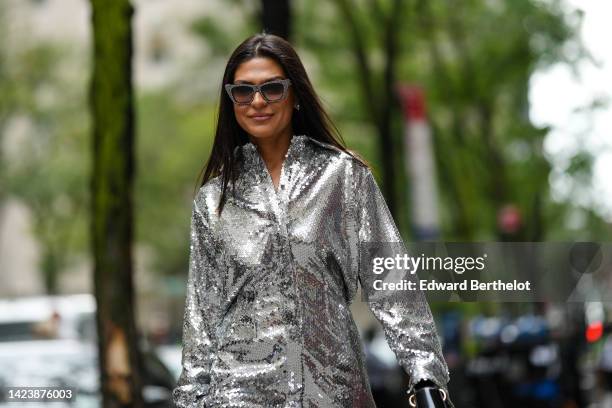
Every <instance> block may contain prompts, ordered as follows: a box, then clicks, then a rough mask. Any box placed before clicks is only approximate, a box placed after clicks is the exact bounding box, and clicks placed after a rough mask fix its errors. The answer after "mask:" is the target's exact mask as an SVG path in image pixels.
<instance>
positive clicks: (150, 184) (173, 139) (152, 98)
mask: <svg viewBox="0 0 612 408" xmlns="http://www.w3.org/2000/svg"><path fill="white" fill-rule="evenodd" d="M137 107H138V110H137V115H138V121H139V123H140V126H139V128H138V140H139V143H138V150H137V152H138V153H137V155H138V158H139V160H138V168H137V174H138V178H137V180H136V186H135V187H136V190H135V191H136V196H137V200H136V211H135V212H136V214H137V215H138V217H137V224H136V232H137V235H136V239H137V241H138V242H142V243H145V244H146V245H148V246H149V247H150V248H152V249H153V252H154V254H155V257H154V263H153V265H152V267H153V269H154V270H156V271H160V272H163V273H167V274H181V275H183V274H184V272H185V270H186V269H185V268H186V264H185V260H186V255H187V254H188V249H189V242H188V240H189V214H190V212H191V202H192V200H193V191H194V187H195V186H196V181H197V177H198V172H199V170H200V169H201V168H202V167H203V166H204V164H205V162H206V160H207V158H208V154H209V152H210V148H211V147H212V135H213V130H214V127H213V120H214V116H213V114H214V111H213V108H214V107H213V106H212V105H209V104H197V105H184V104H180V103H179V102H177V100H176V99H175V98H173V97H172V94H171V93H169V91H161V92H159V93H147V94H143V95H141V96H140V97H139V98H138V104H137Z"/></svg>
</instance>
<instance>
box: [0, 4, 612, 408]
mask: <svg viewBox="0 0 612 408" xmlns="http://www.w3.org/2000/svg"><path fill="white" fill-rule="evenodd" d="M96 3H98V4H97V5H96ZM111 3H112V2H111ZM116 3H125V4H129V3H128V2H127V1H126V0H125V1H124V0H117V1H116ZM94 5H95V7H100V8H102V7H103V2H102V3H100V2H98V1H96V0H92V1H91V2H89V1H86V0H2V1H1V2H0V389H2V388H3V387H8V386H49V385H57V386H61V385H67V386H74V387H77V388H78V390H79V394H78V396H77V399H76V401H75V404H74V405H76V406H78V407H86V406H100V404H101V403H102V397H101V391H100V390H101V385H100V379H99V368H98V361H99V358H98V356H99V354H98V353H99V347H100V346H99V345H98V339H99V337H98V336H97V334H96V333H97V331H99V330H97V329H96V327H98V328H99V327H100V326H96V325H97V323H96V315H95V313H96V296H95V294H96V285H95V283H94V282H96V280H95V279H94V265H96V264H97V262H99V260H100V259H105V258H104V256H103V255H100V254H98V255H97V256H94V255H93V253H92V244H91V242H92V236H93V235H92V234H93V233H94V232H93V231H96V233H99V231H100V230H95V229H94V228H93V227H92V225H93V224H96V220H101V219H102V218H100V215H99V214H98V213H96V212H95V211H93V210H92V209H93V208H96V207H95V205H94V204H95V203H96V202H94V201H93V200H92V185H93V184H92V180H94V179H97V180H101V179H102V177H106V176H101V175H100V174H99V173H98V170H96V169H99V168H100V167H98V166H97V165H94V164H95V163H99V162H98V161H96V160H100V157H102V163H104V160H107V161H109V160H111V159H114V157H112V156H111V157H110V158H109V156H97V155H98V154H99V152H98V150H97V147H96V146H97V144H95V143H94V140H95V139H94V136H93V134H94V122H93V120H92V115H91V106H92V103H93V104H95V100H96V95H97V91H96V89H98V88H96V87H95V85H94V84H93V82H95V81H92V78H94V67H95V66H98V67H101V66H102V65H96V64H97V61H99V60H102V58H104V56H103V55H101V54H99V53H96V52H94V48H93V44H94V37H93V36H94V30H95V33H96V34H95V35H96V36H97V37H96V38H98V40H99V41H102V40H104V39H105V38H106V37H105V36H106V35H107V33H108V39H109V41H114V40H113V39H114V38H116V37H112V35H113V34H112V31H113V30H115V29H116V27H114V26H113V24H106V25H105V24H101V23H99V22H98V23H94V22H93V19H92V10H93V7H94ZM131 6H132V7H133V15H132V19H131V26H132V27H131V30H132V35H133V48H131V49H130V50H129V52H130V53H131V54H129V55H128V57H129V58H131V61H132V64H133V66H132V68H133V69H132V71H131V73H130V72H129V71H125V70H123V68H122V67H120V66H119V65H118V68H117V70H118V71H122V70H123V71H122V72H123V74H124V75H127V76H128V77H129V76H131V78H132V79H133V84H132V85H133V104H134V112H133V114H134V128H133V129H134V131H133V133H130V132H129V131H126V133H125V135H130V137H132V138H133V143H134V144H133V146H134V150H133V152H131V153H133V158H134V169H133V170H134V172H133V187H132V188H128V191H130V194H132V202H133V208H130V214H132V213H133V215H132V216H131V218H128V219H129V220H130V222H131V223H132V224H131V225H133V235H132V236H131V238H130V240H129V241H128V242H129V243H128V246H129V247H130V248H131V251H132V255H131V258H129V261H130V265H133V267H128V268H127V269H126V270H127V271H128V272H129V276H133V301H132V299H131V298H130V299H128V298H126V297H118V298H117V299H120V302H119V303H116V307H119V308H120V307H123V305H127V306H126V307H125V308H124V309H122V310H119V311H116V310H115V311H112V312H108V313H111V314H110V316H114V315H113V314H112V313H119V314H121V313H125V314H126V315H131V314H132V313H134V318H135V327H136V334H134V338H135V339H136V340H135V341H133V342H130V341H127V343H126V344H128V345H130V346H129V347H128V348H129V350H133V349H137V350H138V351H137V353H136V355H137V357H136V358H137V361H138V362H139V363H138V364H137V366H138V367H139V368H138V370H139V372H140V374H139V375H138V377H139V380H138V382H140V386H142V399H143V401H144V405H145V406H148V407H170V406H172V404H171V401H170V399H171V398H170V391H171V389H172V388H173V386H174V384H175V382H176V379H177V378H178V375H179V373H180V369H181V367H180V356H181V343H180V342H181V333H182V317H183V302H184V296H185V283H186V278H187V270H188V256H189V220H190V211H191V202H192V199H193V193H194V188H195V186H196V183H197V177H198V174H199V171H200V169H201V168H202V166H203V165H204V164H205V161H206V159H207V158H208V153H209V151H210V148H211V145H212V137H213V135H214V126H215V119H216V118H215V114H216V109H217V108H218V102H219V99H218V98H219V95H220V91H221V89H220V85H221V80H222V74H223V69H224V67H225V63H226V61H227V59H228V58H229V55H230V53H231V52H232V50H233V49H234V48H235V47H236V46H237V45H238V44H239V43H240V42H241V41H242V40H244V39H245V38H246V37H248V36H250V35H252V34H254V33H257V32H261V31H262V30H263V29H264V28H266V30H268V32H274V33H277V34H279V35H282V36H283V37H285V38H287V39H288V40H289V41H291V43H292V44H293V45H294V46H295V47H296V49H297V51H298V54H299V55H300V57H301V58H302V61H303V63H304V65H305V66H306V69H307V71H308V74H309V75H310V79H311V81H312V82H313V85H314V87H315V90H316V91H317V92H318V93H319V95H320V97H321V99H322V101H323V104H324V106H325V108H326V109H327V110H328V112H329V113H330V115H331V117H332V119H333V120H334V121H335V124H336V125H337V127H338V129H339V130H340V132H341V134H342V136H343V138H344V140H345V142H346V143H347V145H348V146H349V148H351V149H354V150H356V151H358V152H359V153H360V154H362V155H363V156H364V157H365V158H366V159H367V160H368V161H369V162H370V163H372V165H373V171H374V174H375V175H376V178H377V181H378V182H379V185H380V186H381V188H382V190H383V192H384V194H385V198H386V200H387V203H388V205H389V208H390V209H391V211H392V213H393V216H394V218H395V220H396V222H397V224H398V226H399V227H400V229H401V232H402V236H403V238H404V240H406V241H418V240H440V241H453V242H469V241H595V242H599V241H609V240H610V236H611V233H612V182H611V181H610V180H612V134H611V132H612V105H610V102H611V101H610V97H611V95H612V47H610V45H609V40H608V39H609V38H610V37H611V36H612V27H611V26H610V23H609V21H610V18H611V17H612V3H610V2H609V1H604V0H583V1H578V0H571V1H570V0H563V1H561V0H559V1H557V0H468V1H456V0H452V1H451V0H448V1H447V0H367V1H366V0H282V1H281V0H278V1H271V0H261V1H253V0H206V1H199V0H172V1H169V0H137V1H132V2H131ZM100 15H101V14H100ZM100 18H101V19H102V18H103V16H101V17H100ZM100 21H102V20H100ZM107 22H108V21H107ZM117 24H118V25H117V27H119V23H117ZM102 42H103V41H102ZM102 42H100V44H102ZM126 47H127V45H126ZM129 48H130V47H127V48H126V49H129ZM129 58H128V59H129ZM111 62H112V60H111ZM117 64H119V62H118V63H117ZM111 67H112V66H111ZM109 71H114V70H113V69H109V70H108V71H104V70H100V71H96V72H98V75H102V77H103V76H104V75H106V72H108V75H109V76H110V75H111V73H110V72H109ZM113 75H114V74H113ZM108 112H111V113H108V115H107V116H106V119H108V120H110V121H111V122H112V121H113V118H114V116H113V115H114V114H113V113H112V109H110V110H109V111H108ZM102 114H104V113H102ZM120 119H121V118H119V117H117V122H118V123H121V120H120ZM99 123H102V121H100V122H99ZM128 128H129V127H128ZM96 134H103V132H102V133H99V132H98V133H96ZM96 157H98V159H95V158H96ZM118 159H121V157H119V158H118ZM93 188H94V189H95V187H93ZM113 219H114V218H113V217H111V218H110V220H111V221H110V222H111V223H112V222H113V221H112V220H113ZM99 224H100V225H102V224H104V223H102V222H100V223H99ZM96 225H98V224H96ZM122 245H123V246H125V244H122ZM120 247H122V246H120ZM96 259H98V261H96ZM109 268H110V269H109V270H114V269H113V268H111V267H109ZM117 270H118V269H117ZM100 271H103V269H100ZM96 276H97V279H98V283H99V284H98V288H104V287H105V286H104V285H105V284H108V287H112V286H113V282H116V280H115V279H117V275H114V274H110V273H109V274H105V273H102V272H97V273H96ZM105 279H107V280H108V281H105ZM122 293H123V292H122ZM126 293H128V295H127V296H128V297H129V296H130V295H129V292H126ZM97 296H98V301H99V302H98V303H97V304H98V305H100V304H105V305H106V304H107V303H106V302H108V301H109V299H111V297H104V296H110V295H109V292H108V291H106V292H105V289H99V291H98V294H97ZM122 296H123V295H122ZM101 297H102V299H101ZM113 299H114V298H113ZM100 302H102V303H100ZM132 304H133V305H134V307H131V306H129V305H132ZM431 308H432V311H433V312H434V315H435V317H436V322H437V324H438V333H439V335H440V338H441V342H442V344H443V347H444V352H445V357H446V359H447V362H448V365H449V369H450V371H451V381H450V383H449V389H450V393H451V396H452V397H453V401H454V403H455V405H456V406H457V408H463V407H466V408H468V407H473V408H480V407H487V408H505V407H563V408H570V407H590V408H594V407H612V336H610V333H609V329H610V322H611V321H612V318H611V317H610V313H611V312H612V305H610V304H608V303H605V302H601V301H597V299H595V300H594V301H593V302H586V303H554V302H541V303H535V304H531V303H530V304H525V303H478V302H463V303H460V302H446V303H442V302H432V303H431ZM352 309H353V313H354V316H355V320H356V321H357V323H358V325H359V327H360V330H361V333H362V337H363V340H364V343H365V344H366V354H367V357H368V369H369V370H370V379H371V385H372V390H373V392H374V394H375V398H376V401H377V405H378V406H379V407H381V408H384V407H400V406H401V407H407V406H408V404H407V400H406V397H405V395H403V390H405V389H406V387H407V383H408V379H407V378H406V377H405V375H403V373H402V371H401V370H400V369H399V367H398V365H397V362H396V361H395V357H394V355H393V353H392V352H391V350H390V349H389V348H388V346H387V344H386V342H385V339H384V335H383V333H382V332H381V329H380V325H379V324H378V322H377V321H376V320H375V319H374V318H373V316H372V315H371V313H370V312H369V310H368V308H367V304H365V303H363V302H361V301H359V298H356V301H355V303H354V304H353V305H352ZM105 313H106V312H105ZM105 316H107V315H105ZM124 323H125V322H120V323H118V327H123V326H121V325H122V324H124ZM100 324H106V323H100ZM125 324H126V325H127V326H126V327H129V322H128V323H125ZM104 327H106V326H104ZM128 332H129V330H128ZM109 336H110V335H109ZM129 336H131V335H128V337H129ZM108 338H111V340H112V339H114V338H115V337H113V336H110V337H108V336H105V337H104V339H108ZM105 341H106V340H105ZM109 344H111V346H108V345H107V346H108V347H110V349H111V350H114V349H112V344H113V343H112V341H110V343H109ZM104 347H106V346H104ZM104 350H107V349H106V348H105V349H104ZM6 398H7V396H6V395H2V394H0V406H5V405H6V406H8V404H9V403H8V402H7V400H6ZM125 404H126V406H129V405H130V403H125ZM74 405H73V406H74ZM11 406H12V405H11ZM24 406H25V405H24ZM32 406H40V405H32ZM53 406H60V405H58V404H55V405H53ZM106 406H120V405H106Z"/></svg>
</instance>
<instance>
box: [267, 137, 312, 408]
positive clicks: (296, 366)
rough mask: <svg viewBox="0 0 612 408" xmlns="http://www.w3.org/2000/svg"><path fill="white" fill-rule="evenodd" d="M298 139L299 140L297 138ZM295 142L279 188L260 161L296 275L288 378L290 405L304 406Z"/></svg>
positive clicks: (282, 241)
mask: <svg viewBox="0 0 612 408" xmlns="http://www.w3.org/2000/svg"><path fill="white" fill-rule="evenodd" d="M294 142H295V141H294ZM294 147H295V146H293V143H292V144H291V145H290V146H289V149H288V150H287V153H286V155H285V157H284V159H283V163H282V165H281V174H280V177H279V183H278V191H277V190H276V189H275V188H274V182H273V181H272V176H271V175H270V172H269V171H268V169H267V167H266V165H265V163H264V161H263V158H262V157H261V156H260V155H258V156H259V161H260V164H261V166H262V169H263V171H264V172H265V173H266V179H267V184H268V186H267V187H268V188H267V190H268V191H269V195H270V205H271V207H272V211H273V212H274V216H275V217H274V218H275V219H276V222H277V230H278V239H279V244H280V248H281V253H280V254H279V255H281V257H282V258H283V262H281V263H280V264H281V265H287V267H288V268H289V271H290V273H291V275H292V282H293V285H292V288H293V291H292V293H291V296H292V297H293V299H292V300H293V302H291V303H292V304H293V305H295V309H294V311H293V313H294V315H295V319H296V321H297V322H298V327H297V335H298V340H297V341H296V342H294V343H289V344H288V347H289V349H288V350H287V354H286V356H287V367H288V370H287V373H286V375H287V380H288V384H289V392H290V398H289V401H287V402H288V405H287V406H288V407H297V406H301V401H302V399H303V391H304V376H303V373H304V362H303V359H302V355H303V349H304V340H303V331H302V330H303V326H304V325H303V321H304V317H303V311H302V310H303V307H302V298H301V296H300V292H299V287H298V286H299V285H297V284H296V282H299V281H300V279H299V276H297V270H296V268H295V262H294V259H293V253H292V251H291V243H290V239H289V231H288V224H289V222H288V221H289V220H288V198H287V197H288V187H289V186H288V185H287V183H288V180H290V174H288V173H289V172H290V169H291V161H292V160H293V156H292V153H293V151H292V148H294Z"/></svg>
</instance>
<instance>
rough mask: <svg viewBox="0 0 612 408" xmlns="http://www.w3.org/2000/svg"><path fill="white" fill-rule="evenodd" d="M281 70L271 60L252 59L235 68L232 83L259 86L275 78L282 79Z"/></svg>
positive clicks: (283, 75)
mask: <svg viewBox="0 0 612 408" xmlns="http://www.w3.org/2000/svg"><path fill="white" fill-rule="evenodd" d="M284 77H285V73H284V72H283V68H282V67H281V66H280V65H279V64H278V63H277V62H276V61H274V60H273V59H271V58H262V57H257V58H252V59H250V60H248V61H245V62H243V63H242V64H240V65H239V66H238V68H236V72H235V73H234V82H238V81H242V82H249V83H252V84H259V83H262V82H266V81H270V80H272V79H276V78H284Z"/></svg>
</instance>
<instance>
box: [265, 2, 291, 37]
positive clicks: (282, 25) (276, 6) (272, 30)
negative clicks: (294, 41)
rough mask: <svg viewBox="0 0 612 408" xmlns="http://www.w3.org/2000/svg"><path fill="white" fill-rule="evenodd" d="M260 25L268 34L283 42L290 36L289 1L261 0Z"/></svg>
mask: <svg viewBox="0 0 612 408" xmlns="http://www.w3.org/2000/svg"><path fill="white" fill-rule="evenodd" d="M261 25H262V27H263V29H264V30H265V31H266V32H267V33H269V34H275V35H278V36H279V37H282V38H284V39H285V40H288V41H289V40H290V36H291V7H290V4H289V0H262V1H261Z"/></svg>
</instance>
